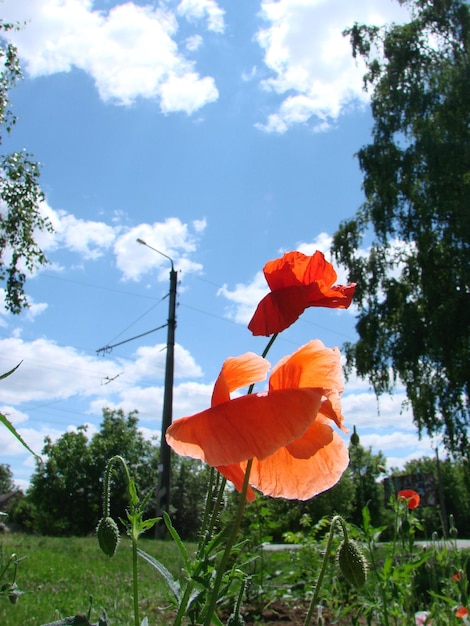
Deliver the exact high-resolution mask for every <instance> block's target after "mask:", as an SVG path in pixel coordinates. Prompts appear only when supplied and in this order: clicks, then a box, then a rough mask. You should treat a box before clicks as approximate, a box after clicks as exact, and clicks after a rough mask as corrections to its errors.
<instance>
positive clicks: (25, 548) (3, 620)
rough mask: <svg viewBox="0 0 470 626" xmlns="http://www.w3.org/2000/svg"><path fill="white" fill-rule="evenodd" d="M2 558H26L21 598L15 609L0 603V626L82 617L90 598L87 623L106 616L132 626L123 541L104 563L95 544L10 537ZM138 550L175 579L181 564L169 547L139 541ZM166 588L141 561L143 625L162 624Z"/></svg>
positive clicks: (128, 559)
mask: <svg viewBox="0 0 470 626" xmlns="http://www.w3.org/2000/svg"><path fill="white" fill-rule="evenodd" d="M1 544H2V546H3V554H4V557H5V558H8V556H9V555H10V554H12V553H15V554H16V555H17V557H23V556H24V557H26V558H25V560H23V561H21V563H20V564H19V568H18V575H17V584H18V587H19V588H20V590H21V591H22V592H24V593H23V595H21V596H20V598H19V600H18V602H17V604H16V605H12V604H11V603H10V602H9V601H8V600H7V599H6V598H5V597H0V624H1V626H20V625H21V626H42V625H43V624H47V623H49V622H52V621H54V620H59V619H62V618H64V617H68V616H71V615H76V614H77V613H83V614H86V613H87V611H88V607H89V598H90V595H91V596H93V610H92V614H91V621H92V622H97V621H98V617H99V616H100V615H101V612H102V609H105V610H106V613H107V615H108V618H109V621H110V623H111V624H112V626H130V625H131V624H133V604H132V575H131V548H130V543H129V541H128V540H127V538H123V539H122V541H121V543H120V545H119V548H118V550H117V552H116V554H115V555H114V557H112V558H109V557H106V556H105V555H104V554H103V553H102V552H101V550H100V549H99V547H98V542H97V540H96V539H95V538H93V537H90V538H77V537H71V538H57V537H34V536H28V535H17V534H12V535H8V536H6V537H5V536H4V537H3V538H2V539H1ZM139 547H140V548H141V549H142V550H145V551H146V552H148V553H149V554H151V555H153V556H154V557H156V558H157V559H158V560H159V561H161V562H162V563H163V564H164V565H165V566H166V567H167V568H168V569H169V570H170V571H171V572H172V573H173V574H174V575H178V573H179V572H180V571H181V566H182V560H181V558H180V555H179V553H178V551H177V548H176V546H175V545H174V544H173V543H172V542H164V541H155V540H151V539H141V540H139ZM166 594H167V588H166V584H165V582H164V580H163V579H162V578H161V576H160V575H159V574H158V572H156V571H155V570H154V569H153V568H152V567H151V566H149V565H148V564H147V563H146V562H144V561H143V560H139V596H140V607H141V619H143V618H144V617H145V616H148V618H149V623H150V624H151V625H152V626H154V625H163V624H168V622H169V621H171V620H168V618H165V607H168V606H169V603H168V602H167V599H166V598H167V595H166Z"/></svg>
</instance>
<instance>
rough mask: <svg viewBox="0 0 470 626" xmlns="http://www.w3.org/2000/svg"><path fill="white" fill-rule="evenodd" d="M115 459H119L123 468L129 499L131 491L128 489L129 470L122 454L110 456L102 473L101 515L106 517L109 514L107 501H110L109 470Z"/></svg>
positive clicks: (129, 480) (129, 481)
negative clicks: (103, 473)
mask: <svg viewBox="0 0 470 626" xmlns="http://www.w3.org/2000/svg"><path fill="white" fill-rule="evenodd" d="M116 461H119V462H120V464H121V467H122V469H123V470H124V474H125V475H126V482H127V490H128V493H129V500H130V499H131V493H130V491H129V485H130V483H131V476H130V474H129V470H128V468H127V463H126V462H125V460H124V459H123V458H122V456H119V454H116V455H115V456H113V457H111V458H110V459H109V461H108V464H107V465H106V472H105V475H104V495H103V517H108V516H109V502H110V497H109V485H110V482H111V470H112V469H113V465H114V463H115V462H116Z"/></svg>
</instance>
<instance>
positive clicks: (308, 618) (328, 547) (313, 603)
mask: <svg viewBox="0 0 470 626" xmlns="http://www.w3.org/2000/svg"><path fill="white" fill-rule="evenodd" d="M337 523H339V524H341V527H342V530H343V532H345V530H346V527H345V524H344V521H343V519H342V518H341V517H340V516H339V515H335V516H334V517H333V519H332V520H331V525H330V534H329V536H328V543H327V544H326V549H325V553H324V555H323V562H322V565H321V569H320V573H319V575H318V580H317V584H316V585H315V588H314V591H313V596H312V600H311V601H310V607H309V609H308V613H307V615H306V617H305V622H304V626H309V624H310V622H311V621H312V616H313V611H314V610H315V608H316V606H317V602H318V598H319V595H320V588H321V585H322V582H323V578H324V576H325V572H326V566H327V564H328V559H329V558H330V553H331V546H332V543H333V537H334V531H335V526H336V524H337ZM346 532H347V531H346Z"/></svg>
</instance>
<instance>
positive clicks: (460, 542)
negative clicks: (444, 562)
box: [261, 539, 470, 552]
mask: <svg viewBox="0 0 470 626" xmlns="http://www.w3.org/2000/svg"><path fill="white" fill-rule="evenodd" d="M415 543H416V544H417V545H420V546H432V544H433V542H431V541H416V542H415ZM435 543H436V545H437V546H439V547H444V546H445V547H447V548H452V547H453V544H454V542H453V541H452V542H451V541H447V542H444V541H436V542H435ZM302 547H303V546H301V545H299V544H296V543H263V545H262V546H261V549H262V550H268V551H270V552H277V551H279V550H298V549H299V548H302ZM457 547H458V548H459V550H462V549H464V548H465V549H467V550H470V539H457Z"/></svg>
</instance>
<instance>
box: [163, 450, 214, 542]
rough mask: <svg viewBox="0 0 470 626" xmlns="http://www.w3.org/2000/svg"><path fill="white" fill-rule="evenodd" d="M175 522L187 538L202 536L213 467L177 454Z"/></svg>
mask: <svg viewBox="0 0 470 626" xmlns="http://www.w3.org/2000/svg"><path fill="white" fill-rule="evenodd" d="M171 471H172V479H171V521H172V524H173V526H174V527H175V528H176V530H177V531H178V534H179V535H180V536H181V537H183V538H184V539H185V540H189V541H194V540H195V539H198V538H199V533H200V527H201V522H202V518H203V515H204V505H205V501H206V496H207V487H208V484H209V473H210V469H209V467H208V466H207V465H205V464H204V463H201V462H200V461H196V460H194V459H190V458H187V457H180V456H176V455H173V458H172V463H171Z"/></svg>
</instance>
